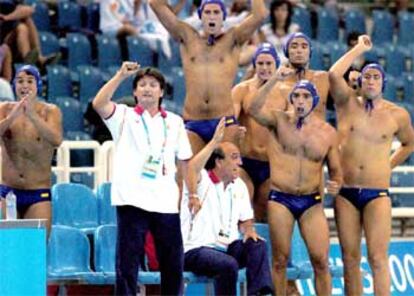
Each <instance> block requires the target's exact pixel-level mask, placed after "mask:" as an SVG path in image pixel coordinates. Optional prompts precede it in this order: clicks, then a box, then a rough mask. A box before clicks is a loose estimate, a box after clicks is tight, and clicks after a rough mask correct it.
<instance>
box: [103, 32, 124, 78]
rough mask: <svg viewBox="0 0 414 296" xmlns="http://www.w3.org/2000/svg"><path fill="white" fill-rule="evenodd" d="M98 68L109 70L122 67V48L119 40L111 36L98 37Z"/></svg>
mask: <svg viewBox="0 0 414 296" xmlns="http://www.w3.org/2000/svg"><path fill="white" fill-rule="evenodd" d="M97 41H98V67H99V68H100V69H101V70H107V69H108V68H109V67H111V66H115V67H120V66H121V63H122V57H121V48H120V46H119V42H118V39H117V38H116V37H114V36H111V35H105V34H103V35H98V36H97Z"/></svg>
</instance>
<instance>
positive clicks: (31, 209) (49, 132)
mask: <svg viewBox="0 0 414 296" xmlns="http://www.w3.org/2000/svg"><path fill="white" fill-rule="evenodd" d="M41 87H42V80H41V77H40V74H39V71H38V70H37V69H36V68H35V67H33V66H31V65H25V66H22V67H21V68H19V69H18V70H17V72H16V76H15V78H14V81H13V88H14V91H15V94H16V98H17V100H18V102H5V103H2V104H0V135H1V152H2V172H3V176H2V184H1V185H0V196H2V197H3V198H4V197H5V196H6V195H7V193H8V192H9V191H11V190H13V192H14V193H15V194H16V196H17V211H18V217H19V218H25V219H35V218H42V219H47V229H48V230H50V221H51V203H50V201H51V195H50V186H51V183H50V179H51V172H52V170H51V162H52V157H53V152H54V150H55V148H57V147H58V146H59V145H60V144H61V143H62V114H61V112H60V110H59V108H58V107H57V106H55V105H52V104H46V103H44V102H41V101H39V100H38V99H37V94H38V93H40V92H41Z"/></svg>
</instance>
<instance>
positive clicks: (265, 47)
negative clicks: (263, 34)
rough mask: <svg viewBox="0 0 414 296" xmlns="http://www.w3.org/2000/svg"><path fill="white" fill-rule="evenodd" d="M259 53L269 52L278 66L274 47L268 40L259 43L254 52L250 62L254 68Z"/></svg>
mask: <svg viewBox="0 0 414 296" xmlns="http://www.w3.org/2000/svg"><path fill="white" fill-rule="evenodd" d="M261 54H270V55H271V56H272V57H273V59H274V60H275V64H276V68H279V65H280V59H279V56H278V55H277V53H276V49H275V48H274V46H273V45H272V44H270V43H269V42H264V43H260V44H259V46H258V47H257V49H256V52H255V53H254V55H253V58H252V64H253V67H254V68H256V60H257V57H258V56H259V55H261Z"/></svg>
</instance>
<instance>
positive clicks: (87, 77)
mask: <svg viewBox="0 0 414 296" xmlns="http://www.w3.org/2000/svg"><path fill="white" fill-rule="evenodd" d="M77 69H78V74H79V100H80V102H81V104H82V106H87V104H88V103H89V102H90V101H91V100H92V99H93V98H94V97H95V96H96V94H97V93H98V91H99V89H100V88H101V87H102V86H103V85H104V83H105V81H104V77H103V74H102V72H101V71H100V70H99V69H98V68H95V67H92V66H79V67H77Z"/></svg>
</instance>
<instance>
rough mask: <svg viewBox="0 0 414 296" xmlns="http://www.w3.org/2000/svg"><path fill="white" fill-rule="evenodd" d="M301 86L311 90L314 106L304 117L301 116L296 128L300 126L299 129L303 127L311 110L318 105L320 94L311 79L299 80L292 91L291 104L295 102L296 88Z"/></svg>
mask: <svg viewBox="0 0 414 296" xmlns="http://www.w3.org/2000/svg"><path fill="white" fill-rule="evenodd" d="M299 88H301V89H305V90H307V91H308V92H310V94H311V96H312V107H311V109H310V110H309V112H308V113H307V114H305V115H304V116H302V117H299V120H298V122H297V123H296V128H298V129H300V128H301V127H302V125H303V122H304V120H305V118H306V117H307V116H308V115H309V114H311V112H312V111H313V110H314V109H315V108H316V106H317V105H318V103H319V95H318V91H317V90H316V87H315V85H314V84H313V83H312V82H310V81H309V80H300V81H299V82H297V83H296V84H295V86H294V87H293V89H292V91H291V92H290V95H289V101H290V103H291V104H293V93H294V92H295V90H297V89H299Z"/></svg>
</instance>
